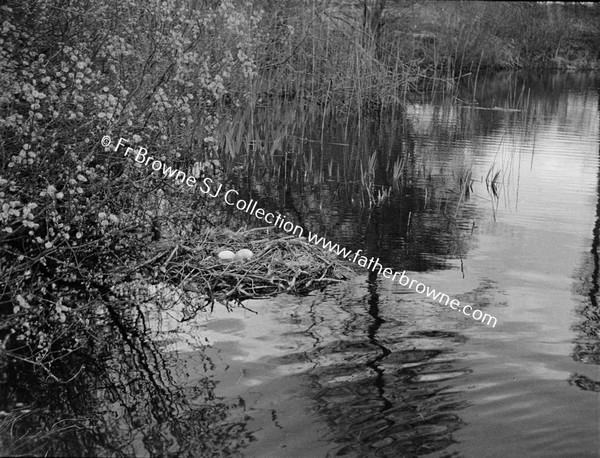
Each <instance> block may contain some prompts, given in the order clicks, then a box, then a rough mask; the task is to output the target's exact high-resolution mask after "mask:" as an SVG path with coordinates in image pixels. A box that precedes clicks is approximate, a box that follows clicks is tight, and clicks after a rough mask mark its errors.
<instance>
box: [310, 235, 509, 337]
mask: <svg viewBox="0 0 600 458" xmlns="http://www.w3.org/2000/svg"><path fill="white" fill-rule="evenodd" d="M308 241H309V242H310V243H313V244H314V245H321V246H322V247H323V248H325V249H326V250H329V251H330V252H332V253H335V254H337V255H338V256H342V257H343V258H344V259H350V260H351V261H352V262H355V263H357V264H358V265H359V266H361V267H364V268H366V269H371V270H373V272H375V270H376V269H379V271H378V273H379V274H383V276H384V277H385V278H391V279H392V281H395V280H396V276H398V277H399V278H398V283H399V284H400V285H402V286H407V287H408V288H413V285H415V286H414V289H415V291H416V292H417V293H419V294H426V295H427V297H429V298H432V299H433V300H434V301H438V302H439V303H440V304H442V303H444V301H445V304H446V305H450V308H451V309H452V310H458V311H462V313H463V314H465V315H467V316H470V317H471V318H473V319H474V320H477V321H481V322H482V323H484V324H486V325H487V326H492V327H493V328H495V327H496V323H497V320H496V318H495V317H493V316H491V315H489V314H487V313H483V312H482V311H481V310H478V309H475V310H473V307H472V306H470V305H464V306H461V304H460V302H459V301H458V300H456V299H452V300H450V297H449V296H448V295H447V294H444V293H442V292H440V291H437V292H436V290H435V289H431V288H429V286H425V285H424V284H423V283H419V282H418V281H416V280H411V279H410V278H408V276H407V275H406V270H404V271H402V273H400V272H394V271H392V269H390V268H389V267H385V268H384V267H383V266H382V265H381V264H380V263H379V258H377V259H376V260H375V259H373V258H372V257H371V258H370V259H368V258H367V257H366V256H361V255H360V253H361V251H362V250H358V251H357V252H356V253H354V256H351V254H352V251H351V250H348V249H346V248H344V247H340V246H339V245H338V244H337V243H336V244H332V243H331V241H330V240H326V239H325V238H324V237H319V235H318V234H313V233H311V232H309V233H308ZM419 288H421V291H419ZM470 312H472V313H470Z"/></svg>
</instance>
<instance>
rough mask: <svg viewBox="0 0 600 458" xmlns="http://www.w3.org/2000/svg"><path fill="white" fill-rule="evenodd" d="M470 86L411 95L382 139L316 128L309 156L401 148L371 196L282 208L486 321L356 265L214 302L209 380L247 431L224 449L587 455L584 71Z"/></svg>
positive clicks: (311, 194) (594, 430)
mask: <svg viewBox="0 0 600 458" xmlns="http://www.w3.org/2000/svg"><path fill="white" fill-rule="evenodd" d="M471 90H472V89H468V91H466V92H465V94H466V95H465V94H459V95H458V96H456V97H454V98H451V97H447V98H446V99H440V100H425V99H424V100H413V101H412V103H411V104H410V105H409V107H408V110H407V113H406V117H405V118H403V119H402V123H401V126H400V127H399V128H398V129H397V135H398V138H393V136H394V132H391V131H386V132H385V135H383V136H381V138H375V140H373V141H372V142H371V143H369V141H370V140H369V141H366V142H365V143H364V144H361V143H360V141H358V140H357V139H356V138H353V137H352V135H344V133H343V132H339V131H336V130H335V128H332V129H331V130H330V131H328V133H329V135H330V136H329V142H324V144H323V149H322V151H320V153H321V154H322V155H323V157H325V160H324V163H325V164H327V162H328V161H329V160H330V158H334V160H335V161H336V164H337V160H338V159H337V158H339V157H340V155H344V154H347V155H348V154H353V151H355V149H354V148H358V149H361V148H365V144H366V145H368V146H370V147H372V148H374V149H376V150H378V151H380V154H381V155H382V156H385V154H387V156H385V157H392V159H393V157H394V154H404V155H406V156H407V158H408V160H407V162H406V165H405V166H406V169H405V173H404V178H405V180H404V181H403V182H402V183H401V185H400V186H398V187H397V189H396V190H395V192H393V193H391V195H390V197H389V198H388V199H387V200H385V201H384V202H383V203H382V204H381V205H379V206H374V207H373V208H371V209H370V210H369V209H365V208H364V207H361V206H358V205H353V204H352V199H351V198H350V197H349V196H350V194H351V193H350V194H345V193H344V192H339V190H338V191H337V193H336V183H335V180H331V182H327V181H326V180H325V181H324V184H321V185H320V186H317V185H315V186H312V185H310V186H309V185H308V184H306V185H304V187H302V186H296V187H292V188H291V191H290V193H289V194H288V197H287V200H286V201H285V202H283V203H284V204H285V205H286V208H287V209H288V210H289V209H294V210H295V211H296V214H297V215H300V216H299V217H298V219H299V220H300V221H301V222H302V224H303V225H304V227H306V228H308V229H312V230H314V231H320V233H322V234H326V235H327V236H328V237H329V238H330V239H331V240H332V241H334V242H335V243H339V244H340V245H343V246H345V247H347V248H349V249H353V250H357V249H359V248H360V249H363V250H364V251H365V253H366V255H367V256H374V257H379V258H380V260H381V261H380V262H381V263H382V264H383V265H384V266H386V267H390V268H392V269H395V270H399V271H402V270H404V269H407V274H408V275H410V277H411V278H414V279H417V280H418V281H420V282H422V283H424V284H425V285H428V286H431V287H432V288H435V289H436V290H438V291H443V292H444V293H446V294H448V295H450V296H451V297H453V298H456V299H458V300H460V301H461V303H469V304H472V305H473V306H474V307H475V306H476V308H479V309H480V310H482V311H484V312H486V313H489V314H490V315H493V316H495V317H496V318H497V320H498V323H497V325H496V326H495V327H494V328H492V327H488V326H485V325H484V324H482V323H479V322H476V321H475V320H473V319H471V318H469V317H467V316H464V315H463V314H461V313H459V312H457V311H455V310H451V309H450V308H449V307H447V306H443V305H441V304H439V303H436V302H433V301H431V300H428V299H427V298H425V297H424V296H423V295H420V294H417V293H415V292H414V290H412V291H411V290H407V289H406V288H403V287H401V286H399V285H397V284H392V283H391V281H390V280H388V279H386V278H384V277H383V276H377V275H375V274H373V273H367V272H365V271H364V270H363V271H362V272H359V274H358V276H357V278H355V279H354V280H353V281H351V282H350V283H349V284H345V285H343V286H342V285H340V286H337V287H332V288H328V289H327V290H325V291H322V292H320V293H318V294H314V295H311V296H309V297H305V298H294V297H287V296H281V297H279V298H277V299H276V300H272V301H250V302H248V303H247V304H246V305H247V306H248V307H249V308H250V309H252V310H254V311H256V312H258V314H254V313H252V312H250V311H247V310H243V309H239V310H236V311H234V312H233V313H226V312H224V311H222V310H221V311H217V312H215V314H213V315H212V316H211V317H210V318H208V319H207V320H206V321H203V322H202V323H200V327H201V334H202V335H203V336H205V337H206V338H207V339H208V340H209V341H210V342H211V343H212V344H213V346H212V348H211V349H210V350H209V352H208V354H209V356H210V357H211V359H212V361H213V363H214V364H215V368H214V371H215V372H214V374H215V378H216V380H218V384H217V386H216V388H215V390H216V393H217V394H218V395H220V396H223V397H225V398H226V399H229V400H232V399H239V400H241V401H242V402H241V405H242V407H240V408H237V409H234V411H233V412H231V413H230V415H231V418H234V419H237V420H238V421H239V422H241V423H244V424H245V425H246V428H247V431H248V432H249V433H250V437H252V439H251V441H250V442H249V443H248V444H247V445H246V446H244V447H243V448H241V449H240V454H242V455H244V456H256V457H280V456H298V457H317V456H323V457H325V456H348V457H365V456H382V457H383V456H385V457H397V456H439V457H445V456H465V457H480V456H486V457H495V456H498V457H504V456H527V457H568V456H572V457H587V456H589V457H592V456H593V457H595V456H598V454H599V451H600V420H599V413H600V398H599V394H598V393H599V392H600V373H599V369H598V367H599V366H598V363H599V361H600V356H599V355H600V354H599V348H600V347H599V334H598V329H599V325H600V322H599V309H598V302H597V298H598V281H599V280H598V272H599V268H600V262H599V257H598V256H599V255H598V245H599V241H600V220H599V219H598V218H599V217H600V194H599V186H600V174H599V162H598V158H599V154H600V148H599V113H600V111H599V110H600V99H599V86H598V80H597V79H594V77H593V76H590V75H586V74H578V73H573V74H554V75H535V74H534V75H526V76H523V75H515V74H507V75H497V76H494V77H489V78H482V79H481V80H480V81H479V83H478V87H477V88H475V91H474V95H475V99H476V100H475V99H473V97H472V95H473V94H471V93H470V91H471ZM463 95H465V97H463ZM467 99H468V100H467ZM466 102H468V103H466ZM384 128H385V126H384V127H382V129H384ZM369 129H370V130H371V132H372V133H373V136H374V137H377V136H378V135H380V133H379V132H378V129H377V128H376V127H373V126H370V127H369ZM315 137H316V138H317V139H318V137H317V136H316V135H315ZM362 140H363V141H364V139H362ZM313 143H314V142H313ZM340 144H342V146H340ZM344 144H345V145H348V146H343V145H344ZM306 145H307V146H306ZM311 145H312V143H309V142H306V143H305V148H306V150H305V152H306V151H308V150H309V149H311V148H313V146H311ZM328 145H329V146H328ZM357 145H358V146H357ZM317 146H320V145H317ZM315 148H316V147H315ZM398 152H399V153H398ZM369 154H370V152H369ZM385 160H386V159H383V160H382V162H384V161H385ZM334 169H335V165H334ZM376 169H377V170H378V168H377V167H376ZM469 170H470V171H471V180H472V182H471V181H470V183H471V186H470V187H469V192H466V189H465V186H463V188H461V187H460V183H461V182H460V177H461V176H466V175H465V173H466V172H468V171H469ZM497 172H500V173H499V174H498V175H497V178H496V180H495V182H494V186H493V189H492V186H491V184H492V180H493V178H494V177H495V176H496V174H497ZM377 173H378V172H377ZM377 173H376V174H375V176H376V177H377ZM486 179H487V182H486ZM380 181H385V177H384V178H382V180H380ZM290 196H291V197H290ZM344 196H346V198H344ZM266 198H267V197H265V199H266ZM354 200H355V202H356V200H357V199H354ZM281 202H282V201H280V203H281ZM290 211H291V210H290Z"/></svg>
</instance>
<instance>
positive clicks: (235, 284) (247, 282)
mask: <svg viewBox="0 0 600 458" xmlns="http://www.w3.org/2000/svg"><path fill="white" fill-rule="evenodd" d="M272 230H273V229H272V228H257V229H250V230H246V231H238V232H233V231H229V230H223V229H210V230H207V231H205V232H204V233H203V234H202V236H201V237H198V238H197V239H195V240H186V241H173V242H169V243H164V242H163V243H162V244H161V245H157V246H156V247H154V250H155V253H156V254H155V255H153V256H152V258H151V259H150V260H149V261H146V262H145V263H144V265H140V266H137V267H136V269H137V270H139V269H144V268H146V266H147V265H148V266H150V265H152V266H154V267H153V269H154V270H155V275H154V277H155V278H156V283H155V284H153V285H151V284H148V283H143V282H141V281H140V280H133V281H126V280H125V278H127V277H128V278H131V277H130V272H127V273H122V274H121V275H122V276H123V277H122V278H123V280H125V281H122V282H121V283H120V284H119V286H117V287H114V288H113V292H114V294H115V300H118V298H119V297H127V298H128V299H131V298H132V296H133V298H134V299H138V300H140V301H142V302H150V301H151V302H155V303H157V304H159V305H160V306H161V308H165V306H166V307H168V306H169V304H175V303H183V304H184V305H185V306H186V309H187V313H186V315H187V317H188V318H187V319H190V318H192V317H193V316H195V314H196V312H198V311H200V310H203V309H205V308H207V307H209V306H210V307H212V306H213V305H214V303H215V302H216V301H218V302H219V303H223V304H225V305H226V306H227V307H229V304H230V303H231V302H233V303H234V304H239V305H242V301H244V300H246V299H258V298H267V297H273V296H275V295H277V294H280V293H289V294H300V295H304V294H308V293H309V292H311V291H314V290H317V289H321V288H323V287H324V286H326V285H327V284H329V283H334V282H339V281H342V280H343V279H345V278H347V273H348V272H349V269H348V268H346V267H343V266H342V265H341V264H340V263H339V262H338V261H337V258H336V257H335V256H334V255H332V254H330V253H329V252H327V251H325V250H323V249H322V248H319V247H317V246H315V245H312V244H310V243H309V242H308V241H307V240H306V239H303V238H298V237H296V236H290V235H282V236H277V235H273V234H269V232H270V231H272ZM241 248H249V249H250V250H252V252H253V253H255V254H254V256H253V257H252V258H251V259H249V260H247V261H224V260H221V259H219V258H218V257H217V253H218V252H219V251H222V250H231V251H234V252H235V251H237V250H239V249H241ZM157 266H160V267H158V268H157ZM159 285H160V286H159ZM167 285H169V286H167Z"/></svg>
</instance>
